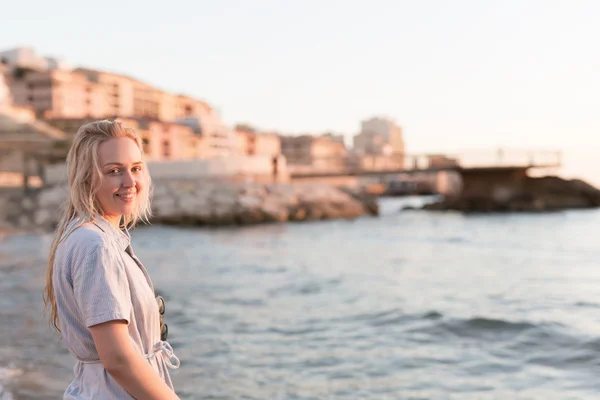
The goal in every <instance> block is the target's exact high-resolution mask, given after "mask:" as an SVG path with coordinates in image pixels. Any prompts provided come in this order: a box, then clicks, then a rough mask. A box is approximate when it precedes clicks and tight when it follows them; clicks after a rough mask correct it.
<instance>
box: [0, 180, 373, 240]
mask: <svg viewBox="0 0 600 400" xmlns="http://www.w3.org/2000/svg"><path fill="white" fill-rule="evenodd" d="M67 195H68V190H67V188H66V187H65V186H54V187H48V188H45V189H42V190H41V191H40V192H39V193H38V195H37V196H34V197H31V198H28V199H25V197H24V196H23V193H22V191H14V192H10V194H8V195H5V196H3V197H2V198H0V206H1V210H0V225H3V226H4V225H6V226H20V227H25V226H29V227H30V226H32V225H35V226H37V227H40V228H44V229H51V228H53V227H54V226H55V225H56V224H57V223H58V218H59V217H60V213H57V211H56V210H57V208H58V207H60V206H62V205H63V204H64V203H65V202H66V200H67ZM151 206H152V211H153V217H152V219H151V222H152V223H166V224H176V225H217V226H218V225H232V224H240V225H245V224H257V223H263V222H284V221H304V220H320V219H331V218H355V217H357V216H360V215H364V214H372V215H376V213H377V210H378V204H377V201H376V198H374V197H367V196H364V195H358V194H356V193H350V192H347V191H344V190H338V189H336V188H334V187H331V186H327V185H323V184H304V185H291V184H269V185H259V184H255V183H233V182H225V183H223V182H220V183H219V182H215V181H208V180H203V181H197V182H196V181H191V180H181V181H177V180H157V181H155V182H154V190H153V193H152V202H151ZM6 210H12V211H11V212H7V211H6ZM15 210H16V211H15ZM28 210H29V211H28Z"/></svg>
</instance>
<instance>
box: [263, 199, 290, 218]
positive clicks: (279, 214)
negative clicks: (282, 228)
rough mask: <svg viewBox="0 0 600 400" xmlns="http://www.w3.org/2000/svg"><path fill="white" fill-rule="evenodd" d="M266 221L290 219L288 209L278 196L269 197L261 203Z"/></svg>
mask: <svg viewBox="0 0 600 400" xmlns="http://www.w3.org/2000/svg"><path fill="white" fill-rule="evenodd" d="M260 211H261V212H262V214H263V217H264V220H265V222H284V221H287V220H288V215H289V213H288V209H287V207H286V206H285V204H283V203H282V202H280V201H279V199H277V198H273V197H267V198H266V199H265V200H264V201H263V203H262V204H261V205H260Z"/></svg>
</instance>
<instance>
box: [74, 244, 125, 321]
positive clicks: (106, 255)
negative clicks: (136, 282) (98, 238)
mask: <svg viewBox="0 0 600 400" xmlns="http://www.w3.org/2000/svg"><path fill="white" fill-rule="evenodd" d="M86 253H87V254H86V256H85V257H83V261H82V262H81V263H79V265H73V266H72V279H73V292H74V295H75V301H76V302H77V307H78V308H79V310H80V312H81V315H82V317H83V320H84V321H85V325H86V326H87V327H88V328H89V327H91V326H93V325H97V324H101V323H103V322H108V321H113V320H125V321H127V323H129V318H130V314H131V307H132V306H131V295H130V292H129V282H128V279H127V274H126V272H125V266H124V265H123V263H122V262H120V261H119V260H118V255H117V254H115V253H114V251H110V249H108V248H107V247H106V246H95V247H94V248H93V249H92V250H91V251H89V252H86Z"/></svg>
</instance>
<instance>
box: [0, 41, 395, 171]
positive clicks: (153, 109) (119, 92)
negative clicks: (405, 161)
mask: <svg viewBox="0 0 600 400" xmlns="http://www.w3.org/2000/svg"><path fill="white" fill-rule="evenodd" d="M0 61H1V63H0V68H1V69H2V70H1V71H0V112H2V115H3V117H4V118H13V119H15V120H21V121H22V120H25V121H35V122H36V125H37V126H39V129H38V132H37V133H39V134H40V135H43V136H46V137H52V138H54V139H57V138H60V137H64V138H69V137H71V136H72V135H73V134H74V133H75V132H76V130H77V128H78V127H79V126H81V125H83V124H84V123H86V122H89V121H92V120H97V119H104V118H108V119H116V118H118V119H120V120H121V121H122V122H123V123H124V124H125V125H126V126H129V127H131V128H134V129H136V130H137V131H138V132H139V133H140V135H141V136H142V138H143V144H144V153H145V157H146V159H147V161H149V162H159V161H181V160H202V159H211V158H216V157H223V156H227V157H235V156H251V157H252V156H256V157H268V158H270V159H271V160H272V159H273V158H277V157H284V158H285V164H286V165H288V166H290V167H292V168H293V166H297V167H298V168H302V167H306V166H307V165H308V166H311V165H314V166H318V167H320V168H323V169H327V168H335V166H336V165H337V164H339V162H340V161H339V160H341V159H344V158H346V157H348V156H349V155H353V156H355V157H360V156H361V155H390V154H402V153H404V152H405V148H404V140H403V137H402V130H401V128H400V127H399V126H398V125H396V123H395V122H394V121H392V120H390V119H386V118H378V117H374V118H371V119H368V120H365V121H363V122H362V123H361V126H360V131H359V132H358V133H357V134H356V135H355V136H354V140H353V144H352V146H351V147H349V146H346V144H345V142H344V136H343V135H340V134H335V133H322V134H321V133H319V134H314V133H310V134H287V133H283V134H282V133H277V132H269V131H263V130H261V129H260V128H256V127H253V126H252V125H251V124H249V123H248V122H240V123H238V124H235V125H230V124H228V123H226V122H225V121H223V119H222V118H221V116H220V115H219V112H218V111H217V110H216V109H215V108H214V107H213V106H211V104H210V103H209V102H207V101H204V100H200V99H197V98H194V97H191V96H188V95H184V94H176V93H171V92H167V91H164V90H161V89H159V88H158V87H156V86H153V85H151V84H148V83H145V82H141V81H140V80H138V79H136V78H135V77H129V76H124V75H121V74H116V73H112V72H108V71H99V70H94V69H89V68H73V67H71V66H70V65H69V63H68V62H66V61H63V60H58V59H56V58H52V57H44V56H40V55H38V54H36V52H35V51H34V49H32V48H27V47H21V48H15V49H9V50H4V51H0ZM57 131H59V132H57ZM50 132H52V133H50Z"/></svg>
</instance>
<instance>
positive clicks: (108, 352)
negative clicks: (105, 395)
mask: <svg viewBox="0 0 600 400" xmlns="http://www.w3.org/2000/svg"><path fill="white" fill-rule="evenodd" d="M89 329H90V332H91V333H92V338H93V339H94V344H95V345H96V350H97V351H98V355H99V356H100V361H101V362H102V365H103V366H104V368H105V369H106V370H107V371H108V373H109V374H110V375H111V376H112V377H113V378H114V379H115V380H116V381H117V382H118V383H119V384H120V385H121V386H122V387H123V388H124V389H125V390H126V391H127V392H128V393H129V394H130V395H131V396H133V397H134V398H136V399H149V400H154V399H157V400H163V399H168V400H171V399H173V400H179V397H177V395H176V394H175V393H174V392H173V391H172V390H171V388H169V386H167V384H166V383H165V382H164V381H163V380H162V379H161V377H160V376H159V375H158V374H157V373H156V371H154V369H153V368H152V366H150V364H149V363H148V361H147V360H146V359H145V358H144V357H142V355H141V354H140V353H139V352H137V351H136V350H135V349H134V347H133V345H132V344H131V339H130V338H129V332H128V330H127V322H126V321H120V320H116V321H108V322H105V323H102V324H98V325H94V326H92V327H90V328H89Z"/></svg>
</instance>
